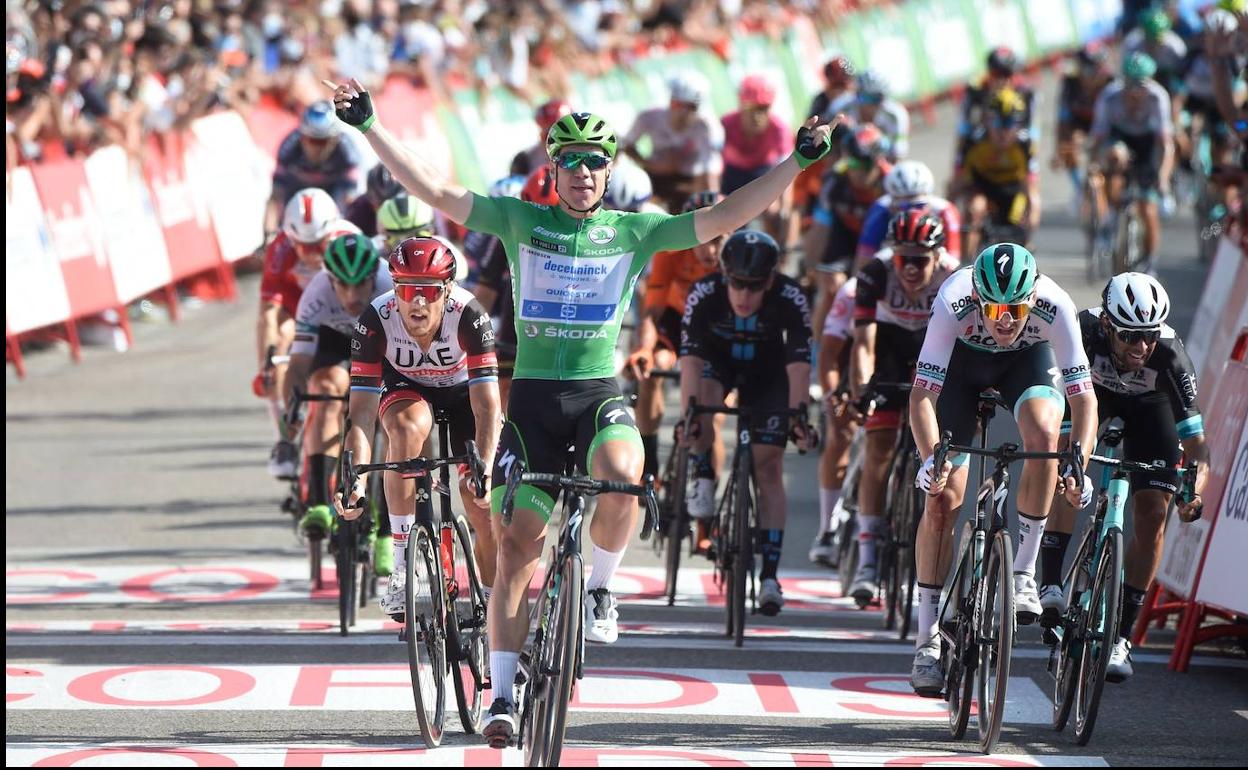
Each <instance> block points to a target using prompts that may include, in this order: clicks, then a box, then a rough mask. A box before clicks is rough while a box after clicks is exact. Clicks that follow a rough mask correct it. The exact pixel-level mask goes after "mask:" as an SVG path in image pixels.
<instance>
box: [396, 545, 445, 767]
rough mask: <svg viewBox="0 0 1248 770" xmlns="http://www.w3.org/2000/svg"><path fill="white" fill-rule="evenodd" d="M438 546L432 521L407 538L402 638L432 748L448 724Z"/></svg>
mask: <svg viewBox="0 0 1248 770" xmlns="http://www.w3.org/2000/svg"><path fill="white" fill-rule="evenodd" d="M438 549H439V544H438V539H437V538H436V537H434V536H432V535H431V534H430V531H429V527H428V525H425V524H420V525H417V526H416V527H414V528H413V529H412V532H411V535H410V536H409V537H408V541H407V596H406V602H405V607H404V618H403V621H404V629H403V631H404V633H403V638H404V641H405V642H406V643H407V667H408V671H409V673H410V674H411V678H412V698H413V700H414V701H415V704H416V721H417V723H418V724H419V726H420V735H421V737H422V738H423V739H424V741H425V745H426V746H428V747H429V748H434V747H436V746H437V745H438V744H440V743H441V742H442V728H443V725H444V724H445V723H446V646H445V640H446V634H445V628H444V626H443V623H444V621H445V618H446V609H445V604H446V600H445V597H446V583H445V581H444V580H443V577H442V559H441V555H440V554H439V551H438Z"/></svg>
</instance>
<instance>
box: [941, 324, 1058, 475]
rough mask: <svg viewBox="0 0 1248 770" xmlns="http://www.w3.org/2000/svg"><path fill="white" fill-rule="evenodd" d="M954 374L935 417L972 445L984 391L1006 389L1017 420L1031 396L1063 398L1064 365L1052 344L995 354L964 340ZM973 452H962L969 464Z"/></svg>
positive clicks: (956, 439)
mask: <svg viewBox="0 0 1248 770" xmlns="http://www.w3.org/2000/svg"><path fill="white" fill-rule="evenodd" d="M948 369H949V375H948V376H947V377H946V379H945V385H944V387H943V388H942V389H941V391H940V396H939V397H938V399H937V401H936V421H937V423H939V424H940V429H941V431H946V430H949V431H953V443H955V444H960V445H962V446H973V445H972V444H971V442H972V441H973V440H974V439H975V431H976V428H977V427H978V410H979V394H980V393H982V392H983V391H985V390H988V389H989V388H995V389H996V390H997V391H998V392H1000V393H1001V397H1002V398H1003V399H1004V401H1005V403H1007V404H1009V405H1010V406H1011V407H1012V408H1013V411H1014V417H1015V419H1018V407H1019V405H1020V404H1021V403H1022V402H1024V401H1026V400H1028V399H1032V398H1047V399H1050V400H1052V401H1053V402H1054V403H1056V404H1062V403H1064V402H1065V398H1064V397H1063V396H1062V392H1063V391H1062V375H1061V369H1059V368H1058V366H1057V358H1056V357H1055V356H1054V355H1053V349H1052V348H1051V347H1049V345H1048V343H1042V344H1040V345H1032V346H1031V347H1029V348H1023V349H1022V350H1007V351H1003V352H1001V353H990V352H988V351H986V350H977V349H975V348H973V347H971V346H970V345H968V344H966V343H965V342H963V341H962V340H958V341H957V342H956V343H955V344H954V346H953V354H952V355H950V356H949V367H948ZM969 460H970V456H969V455H959V456H958V458H957V461H958V464H961V465H964V464H966V462H967V461H969Z"/></svg>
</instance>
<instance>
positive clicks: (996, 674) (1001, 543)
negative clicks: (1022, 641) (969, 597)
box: [975, 529, 1014, 754]
mask: <svg viewBox="0 0 1248 770" xmlns="http://www.w3.org/2000/svg"><path fill="white" fill-rule="evenodd" d="M1013 575H1014V551H1013V549H1012V548H1011V547H1010V532H1009V530H1007V529H999V530H997V531H996V533H994V534H993V537H992V540H991V541H990V546H989V549H988V554H987V565H986V568H985V569H984V578H983V580H982V581H981V582H980V593H979V599H978V602H979V611H978V612H976V613H975V614H976V617H978V618H979V619H980V621H979V622H980V627H979V628H978V629H976V634H975V637H976V641H977V643H978V644H979V675H978V677H977V679H978V682H979V692H978V698H979V750H980V751H982V752H984V753H985V754H991V753H992V750H993V748H995V747H996V745H997V739H998V738H999V737H1001V723H1002V722H1003V721H1004V719H1005V705H1006V701H1005V692H1006V689H1007V688H1008V687H1009V682H1010V653H1011V652H1012V651H1013V649H1014V585H1013Z"/></svg>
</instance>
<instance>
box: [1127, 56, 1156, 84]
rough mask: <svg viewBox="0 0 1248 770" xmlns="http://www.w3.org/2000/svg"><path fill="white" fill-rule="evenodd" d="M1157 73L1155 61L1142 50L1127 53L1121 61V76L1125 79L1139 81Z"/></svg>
mask: <svg viewBox="0 0 1248 770" xmlns="http://www.w3.org/2000/svg"><path fill="white" fill-rule="evenodd" d="M1155 74H1157V62H1155V61H1153V57H1151V56H1149V55H1148V54H1146V53H1144V52H1143V51H1135V52H1134V53H1131V54H1128V55H1127V58H1126V60H1124V61H1123V62H1122V76H1123V77H1124V78H1126V79H1127V80H1131V81H1134V82H1137V83H1138V82H1140V81H1142V80H1148V79H1149V78H1151V77H1152V76H1153V75H1155Z"/></svg>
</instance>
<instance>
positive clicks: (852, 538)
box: [836, 511, 858, 599]
mask: <svg viewBox="0 0 1248 770" xmlns="http://www.w3.org/2000/svg"><path fill="white" fill-rule="evenodd" d="M840 533H841V540H840V542H839V543H838V548H839V550H840V552H841V555H840V558H839V559H838V560H837V567H836V579H837V581H838V582H839V583H840V584H841V598H842V599H844V598H846V597H847V596H849V589H850V586H851V585H852V584H853V582H854V574H855V573H856V572H857V571H858V517H857V516H856V515H854V513H853V512H852V511H849V512H848V516H847V517H846V518H845V520H844V521H843V522H841V526H840Z"/></svg>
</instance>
